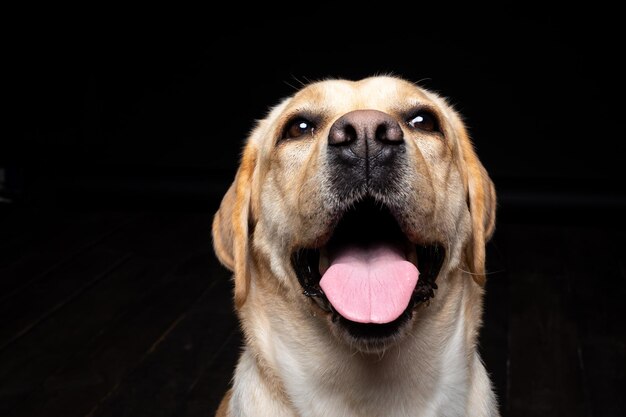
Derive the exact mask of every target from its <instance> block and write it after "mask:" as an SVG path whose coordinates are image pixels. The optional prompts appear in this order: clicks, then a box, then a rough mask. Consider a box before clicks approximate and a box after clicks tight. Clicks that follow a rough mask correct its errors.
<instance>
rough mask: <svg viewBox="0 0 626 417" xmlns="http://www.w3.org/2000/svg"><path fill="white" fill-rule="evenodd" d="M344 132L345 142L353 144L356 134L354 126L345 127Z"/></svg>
mask: <svg viewBox="0 0 626 417" xmlns="http://www.w3.org/2000/svg"><path fill="white" fill-rule="evenodd" d="M344 130H345V135H346V142H348V143H350V142H354V141H355V140H357V136H358V133H357V131H356V129H355V128H354V126H352V125H350V124H349V125H346V127H345V128H344Z"/></svg>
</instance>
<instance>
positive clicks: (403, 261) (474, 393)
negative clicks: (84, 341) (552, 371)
mask: <svg viewBox="0 0 626 417" xmlns="http://www.w3.org/2000/svg"><path fill="white" fill-rule="evenodd" d="M495 211H496V196H495V190H494V186H493V183H492V181H491V179H490V178H489V176H488V174H487V172H486V170H485V168H484V167H483V165H482V164H481V163H480V161H479V159H478V157H477V154H476V152H475V150H474V148H473V145H472V143H471V141H470V138H469V137H468V132H467V130H466V127H465V126H464V122H463V121H462V119H461V117H460V116H459V114H458V113H457V112H456V111H455V110H454V109H453V108H452V106H451V105H450V104H448V103H447V101H446V99H444V98H443V97H441V96H440V95H438V94H436V93H434V92H431V91H428V90H426V89H424V88H421V87H419V86H418V85H416V84H415V83H412V82H410V81H409V80H407V79H403V78H400V77H398V76H395V75H384V76H383V75H377V76H372V77H368V78H365V79H361V80H357V81H351V80H342V79H327V80H323V81H316V82H312V83H310V84H308V85H306V86H303V87H302V88H301V89H300V90H299V91H297V92H296V93H295V94H293V95H292V96H291V97H288V98H286V99H284V100H283V101H281V102H280V103H278V104H276V105H275V106H274V107H272V108H271V109H270V110H269V112H268V114H267V115H266V117H265V118H263V119H262V120H259V121H257V123H256V125H255V127H254V129H253V130H252V132H251V134H250V135H249V137H248V139H247V141H246V144H245V146H244V149H243V153H242V157H241V160H240V165H239V168H238V171H237V174H236V176H235V179H234V181H233V183H232V185H231V186H230V188H229V189H228V191H227V192H226V194H225V196H224V197H223V200H222V202H221V205H220V207H219V209H218V211H217V213H216V214H215V216H214V219H213V229H212V237H213V245H214V249H215V252H216V255H217V257H218V258H219V260H220V262H221V263H222V264H223V265H224V266H226V267H227V268H228V269H230V270H231V271H233V281H234V291H233V298H234V300H233V301H234V306H235V310H236V313H237V316H238V319H239V321H240V325H241V329H242V332H243V335H244V346H243V349H242V352H241V355H240V357H239V361H238V364H237V366H236V369H235V371H234V378H233V380H232V387H231V388H230V390H229V391H228V392H227V393H226V394H225V395H224V397H223V400H222V402H221V404H220V406H219V409H218V410H217V415H218V416H220V417H223V416H229V417H231V416H232V417H234V416H271V417H287V416H289V417H295V416H302V417H305V416H307V417H309V416H310V417H313V416H323V417H333V416H343V417H349V416H355V417H356V416H360V417H362V416H368V417H369V416H380V417H394V416H473V417H478V416H498V415H499V412H498V407H497V401H496V398H495V395H494V392H493V390H492V387H491V382H490V379H489V376H488V374H487V372H486V370H485V368H484V365H483V362H482V360H481V358H480V356H479V353H478V351H477V336H478V332H479V328H480V326H481V316H482V298H483V291H484V283H485V243H486V241H487V240H488V239H489V238H490V236H491V235H492V233H493V230H494V222H495Z"/></svg>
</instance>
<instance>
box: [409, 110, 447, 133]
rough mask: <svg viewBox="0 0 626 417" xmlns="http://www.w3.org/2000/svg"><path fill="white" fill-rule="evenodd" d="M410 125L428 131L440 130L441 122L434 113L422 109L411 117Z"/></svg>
mask: <svg viewBox="0 0 626 417" xmlns="http://www.w3.org/2000/svg"><path fill="white" fill-rule="evenodd" d="M407 122H408V124H409V126H411V127H412V128H415V129H420V130H424V131H426V132H438V131H439V123H438V122H437V118H436V117H435V115H434V114H432V113H430V112H429V111H426V110H420V111H418V112H417V113H415V114H414V115H413V116H411V117H410V118H409V120H408V121H407Z"/></svg>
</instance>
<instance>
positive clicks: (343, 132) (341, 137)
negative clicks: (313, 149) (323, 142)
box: [328, 123, 358, 145]
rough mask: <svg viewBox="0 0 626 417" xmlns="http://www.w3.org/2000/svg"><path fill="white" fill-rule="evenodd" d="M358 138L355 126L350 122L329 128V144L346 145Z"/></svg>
mask: <svg viewBox="0 0 626 417" xmlns="http://www.w3.org/2000/svg"><path fill="white" fill-rule="evenodd" d="M357 139H358V133H357V131H356V128H355V127H354V126H353V125H351V124H350V123H340V124H338V125H335V126H333V127H332V128H331V130H330V133H329V135H328V143H329V144H330V145H348V144H350V143H352V142H354V141H356V140H357Z"/></svg>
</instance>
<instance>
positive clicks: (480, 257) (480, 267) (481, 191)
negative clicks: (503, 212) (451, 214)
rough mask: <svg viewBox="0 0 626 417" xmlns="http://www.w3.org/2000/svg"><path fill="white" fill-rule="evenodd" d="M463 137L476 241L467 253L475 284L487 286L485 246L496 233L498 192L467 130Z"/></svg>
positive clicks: (468, 248) (473, 238)
mask: <svg viewBox="0 0 626 417" xmlns="http://www.w3.org/2000/svg"><path fill="white" fill-rule="evenodd" d="M462 136H463V137H462V138H461V152H462V154H463V162H464V166H465V169H464V170H465V180H466V190H467V205H468V207H469V211H470V216H471V221H472V237H471V241H470V244H469V245H468V247H467V249H466V257H467V261H468V262H467V263H468V266H469V267H470V270H471V272H472V274H473V275H472V276H473V278H474V281H476V283H477V284H479V285H481V286H483V285H485V244H486V243H487V241H489V239H490V238H491V235H493V231H494V229H495V221H496V192H495V187H494V185H493V182H492V181H491V178H489V175H488V174H487V170H486V169H485V167H484V166H483V164H482V163H481V162H480V161H479V159H478V156H477V155H476V152H475V151H474V147H473V145H472V142H471V141H470V139H469V136H468V135H467V132H466V131H465V129H464V128H463V129H462Z"/></svg>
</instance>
